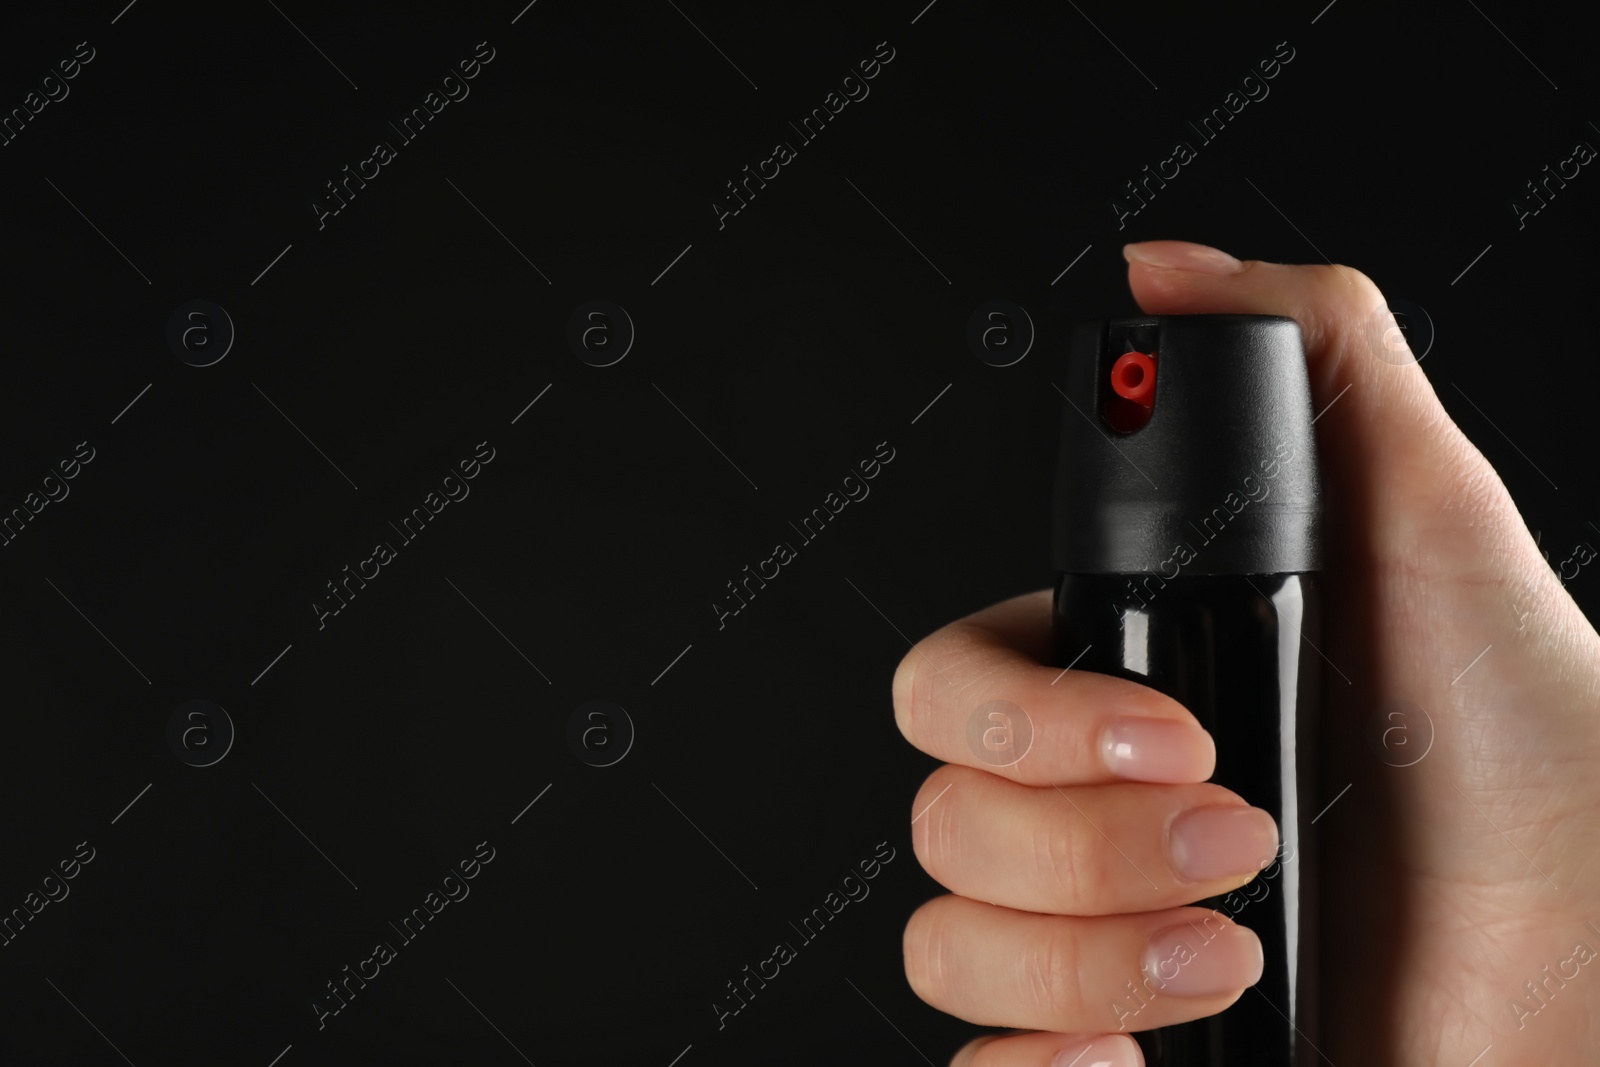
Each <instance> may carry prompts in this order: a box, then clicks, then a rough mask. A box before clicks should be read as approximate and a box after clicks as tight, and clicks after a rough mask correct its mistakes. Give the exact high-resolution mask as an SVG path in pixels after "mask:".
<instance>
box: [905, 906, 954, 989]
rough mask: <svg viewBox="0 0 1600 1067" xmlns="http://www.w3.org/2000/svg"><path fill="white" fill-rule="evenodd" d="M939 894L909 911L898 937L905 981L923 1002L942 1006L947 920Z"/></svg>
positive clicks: (946, 983) (946, 974)
mask: <svg viewBox="0 0 1600 1067" xmlns="http://www.w3.org/2000/svg"><path fill="white" fill-rule="evenodd" d="M939 902H940V898H937V897H936V898H934V899H933V900H930V901H928V902H927V903H926V904H924V905H922V906H921V907H920V908H918V909H917V910H916V911H914V912H912V913H911V918H910V919H909V920H908V921H907V922H906V929H905V934H904V936H903V938H902V950H903V953H904V956H905V968H906V982H907V983H908V984H909V985H910V986H911V991H912V992H913V993H915V994H916V995H917V996H918V997H919V998H920V999H921V1000H922V1001H923V1002H924V1003H925V1004H928V1005H931V1006H932V1007H935V1008H942V1007H943V1006H944V1005H945V1004H947V1003H948V999H947V995H948V991H949V988H950V974H949V957H948V955H947V952H946V944H947V938H948V936H949V935H948V925H949V924H948V922H947V920H946V919H945V918H944V909H943V908H942V907H940V906H939Z"/></svg>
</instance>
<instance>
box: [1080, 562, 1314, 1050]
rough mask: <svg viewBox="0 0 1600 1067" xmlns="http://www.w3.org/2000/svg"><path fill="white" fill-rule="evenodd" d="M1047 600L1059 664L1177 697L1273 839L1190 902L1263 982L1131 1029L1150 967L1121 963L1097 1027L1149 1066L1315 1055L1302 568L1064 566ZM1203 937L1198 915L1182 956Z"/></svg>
mask: <svg viewBox="0 0 1600 1067" xmlns="http://www.w3.org/2000/svg"><path fill="white" fill-rule="evenodd" d="M1055 605H1056V606H1055V637H1056V656H1057V663H1058V665H1060V666H1063V667H1064V666H1066V665H1067V664H1069V663H1074V660H1076V663H1075V665H1074V669H1076V670H1089V671H1095V672H1098V673H1102V674H1110V675H1115V676H1118V677H1122V678H1127V679H1130V680H1132V681H1136V682H1139V683H1141V684H1143V685H1148V686H1150V687H1152V688H1154V689H1156V690H1159V691H1160V692H1162V693H1165V694H1167V695H1168V696H1170V697H1172V698H1173V699H1174V700H1177V701H1178V702H1179V703H1181V704H1183V706H1184V707H1186V708H1188V709H1189V710H1190V711H1191V712H1193V713H1194V715H1195V716H1196V717H1197V718H1198V719H1199V720H1200V724H1201V725H1202V726H1204V727H1205V728H1206V729H1207V730H1208V731H1210V732H1211V735H1212V737H1213V738H1214V739H1215V741H1216V747H1217V767H1216V773H1215V774H1214V775H1213V777H1212V781H1214V782H1216V783H1218V784H1219V785H1223V786H1226V787H1227V788H1229V789H1231V790H1233V791H1234V792H1236V793H1238V794H1239V795H1240V796H1241V797H1243V798H1244V799H1245V800H1246V801H1248V802H1249V803H1251V804H1253V805H1255V806H1256V807H1259V808H1263V809H1265V810H1266V811H1268V812H1270V813H1271V814H1272V816H1273V818H1274V819H1276V820H1277V823H1278V830H1279V838H1280V842H1281V843H1280V846H1279V850H1278V857H1277V860H1276V862H1274V863H1272V864H1271V865H1270V866H1268V867H1266V868H1264V869H1263V870H1262V871H1261V872H1260V873H1259V874H1257V876H1256V878H1255V879H1254V880H1253V881H1251V882H1250V883H1249V884H1248V885H1245V886H1243V887H1241V888H1240V889H1238V890H1235V891H1234V892H1232V893H1230V894H1227V895H1225V896H1223V897H1214V898H1211V899H1208V900H1204V901H1198V902H1197V903H1198V904H1199V905H1201V906H1203V907H1207V908H1212V909H1215V910H1216V911H1217V912H1218V913H1220V914H1221V915H1222V916H1223V917H1224V918H1225V919H1227V920H1229V921H1233V922H1237V923H1239V924H1240V925H1243V926H1246V927H1249V928H1250V929H1251V930H1253V931H1254V932H1255V933H1256V934H1257V936H1259V937H1260V939H1261V944H1262V950H1263V954H1264V956H1265V966H1264V970H1263V973H1262V976H1261V980H1260V981H1259V982H1258V983H1257V984H1256V985H1255V986H1254V987H1253V988H1251V989H1247V990H1245V992H1244V995H1243V996H1242V997H1240V999H1239V1000H1238V1001H1237V1002H1236V1003H1234V1004H1233V1005H1232V1006H1231V1007H1229V1008H1227V1009H1226V1010H1224V1011H1223V1012H1221V1013H1220V1014H1218V1015H1215V1016H1212V1017H1210V1018H1206V1019H1200V1020H1197V1021H1194V1022H1190V1023H1183V1024H1180V1025H1176V1026H1169V1027H1163V1028H1160V1029H1155V1030H1145V1029H1143V1027H1146V1026H1148V1022H1147V1021H1146V1022H1144V1023H1141V1019H1144V1020H1148V1019H1149V1018H1150V1015H1149V1014H1146V1013H1147V1012H1149V1011H1150V1010H1151V1009H1150V1007H1149V1006H1150V1005H1151V1004H1153V1003H1155V1002H1156V1001H1157V1000H1159V998H1160V997H1161V996H1162V995H1163V994H1162V993H1161V979H1162V977H1163V975H1162V974H1160V973H1155V974H1151V973H1149V972H1138V971H1135V970H1134V969H1133V967H1130V969H1129V973H1128V975H1127V978H1128V979H1129V983H1130V984H1128V985H1122V986H1119V987H1118V988H1113V989H1107V990H1106V991H1105V998H1104V999H1105V1013H1106V1014H1105V1025H1104V1029H1105V1030H1106V1031H1116V1030H1118V1029H1122V1030H1124V1031H1127V1032H1132V1033H1133V1034H1134V1036H1135V1038H1136V1039H1137V1040H1138V1041H1139V1043H1140V1047H1141V1048H1142V1049H1143V1050H1144V1054H1145V1062H1146V1064H1147V1065H1148V1067H1224V1065H1228V1067H1232V1065H1236V1064H1249V1065H1250V1067H1291V1065H1292V1067H1307V1065H1309V1064H1312V1063H1315V1062H1318V1061H1319V1059H1320V1057H1319V1054H1318V1053H1317V1052H1316V1051H1315V1047H1314V1046H1315V1044H1316V1043H1317V956H1318V953H1317V922H1316V918H1317V899H1316V885H1317V870H1316V854H1315V848H1314V838H1313V829H1312V826H1311V821H1312V820H1313V819H1314V818H1316V817H1317V815H1318V814H1319V812H1318V811H1317V809H1316V807H1315V804H1316V799H1317V797H1318V796H1319V794H1318V792H1317V774H1316V766H1315V758H1316V753H1317V752H1318V745H1317V743H1316V739H1317V729H1318V725H1319V723H1318V709H1319V692H1320V676H1321V672H1320V670H1319V667H1320V660H1319V659H1318V657H1317V654H1316V653H1315V652H1314V651H1313V648H1314V646H1315V645H1317V644H1319V643H1320V640H1321V636H1320V635H1321V602H1320V596H1319V593H1318V588H1317V578H1316V576H1315V575H1313V574H1254V575H1191V574H1179V575H1176V576H1174V577H1172V578H1162V577H1161V576H1159V575H1153V574H1122V575H1116V574H1063V575H1061V576H1060V580H1059V584H1058V585H1057V587H1056V600H1055ZM1085 649H1087V651H1085ZM1080 657H1081V658H1080ZM1206 939H1207V938H1206V929H1205V928H1204V927H1203V926H1202V925H1201V924H1196V926H1195V936H1194V939H1193V942H1192V944H1191V945H1190V949H1191V951H1192V952H1193V953H1194V954H1195V955H1196V956H1199V955H1203V954H1204V952H1205V943H1206ZM1180 966H1181V962H1174V963H1172V964H1171V965H1170V968H1176V967H1180ZM1170 968H1169V969H1167V970H1166V973H1165V977H1166V978H1169V979H1170V978H1171V977H1172V974H1173V971H1172V970H1171V969H1170ZM1158 970H1159V968H1158ZM1093 1028H1094V1029H1100V1028H1101V1027H1100V1026H1099V1024H1096V1025H1095V1026H1094V1027H1093Z"/></svg>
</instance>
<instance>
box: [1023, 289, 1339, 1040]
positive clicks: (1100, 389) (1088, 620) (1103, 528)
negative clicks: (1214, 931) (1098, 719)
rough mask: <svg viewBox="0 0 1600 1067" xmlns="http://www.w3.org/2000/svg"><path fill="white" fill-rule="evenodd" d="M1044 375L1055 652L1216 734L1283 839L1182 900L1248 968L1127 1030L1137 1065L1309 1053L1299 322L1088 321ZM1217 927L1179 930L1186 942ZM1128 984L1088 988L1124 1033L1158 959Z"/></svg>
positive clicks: (1310, 743) (1314, 560)
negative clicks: (1236, 937)
mask: <svg viewBox="0 0 1600 1067" xmlns="http://www.w3.org/2000/svg"><path fill="white" fill-rule="evenodd" d="M1064 385H1065V387H1064V388H1063V390H1062V391H1063V392H1064V393H1065V395H1066V400H1067V403H1066V404H1065V405H1063V408H1062V430H1061V454H1060V465H1059V468H1058V472H1057V485H1056V496H1055V535H1054V556H1055V558H1054V561H1053V562H1054V565H1055V569H1056V570H1057V571H1058V572H1059V575H1060V577H1059V582H1058V584H1057V586H1056V597H1055V631H1056V656H1057V666H1061V667H1065V666H1067V665H1068V664H1073V665H1074V666H1075V668H1076V669H1078V670H1090V671H1097V672H1100V673H1103V674H1111V675H1116V676H1118V677H1121V678H1127V679H1131V680H1133V681H1136V682H1139V683H1142V684H1144V685H1148V686H1150V687H1152V688H1154V689H1157V690H1159V691H1161V692H1162V693H1165V694H1167V695H1168V696H1170V697H1172V698H1173V699H1175V700H1177V701H1178V702H1179V703H1181V704H1183V705H1184V707H1186V708H1188V709H1189V710H1190V711H1191V712H1193V713H1194V715H1195V716H1196V717H1197V718H1198V719H1199V720H1200V724H1201V725H1202V726H1204V727H1205V728H1206V729H1207V730H1208V731H1210V733H1211V735H1212V738H1213V739H1214V740H1215V742H1216V748H1217V766H1216V773H1215V775H1214V776H1213V778H1212V781H1214V782H1216V783H1217V784H1219V785H1222V786H1226V787H1227V788H1229V789H1231V790H1233V791H1234V792H1235V793H1238V794H1239V795H1240V796H1241V797H1243V798H1244V799H1245V800H1246V801H1248V802H1249V803H1250V804H1253V805H1255V806H1256V807H1259V808H1263V809H1265V810H1266V811H1268V812H1270V813H1271V814H1272V816H1273V818H1274V819H1276V820H1277V823H1278V830H1279V838H1280V841H1281V844H1280V846H1279V851H1278V856H1277V859H1276V861H1275V862H1273V863H1272V864H1271V865H1270V866H1269V867H1267V868H1265V869H1264V870H1262V871H1261V872H1260V873H1259V874H1258V875H1257V876H1256V878H1255V879H1254V880H1253V881H1252V882H1251V883H1249V884H1248V885H1246V886H1244V887H1242V888H1240V889H1239V890H1237V891H1235V892H1233V893H1229V894H1227V895H1226V896H1223V897H1217V898H1212V899H1209V900H1204V901H1198V902H1196V903H1198V904H1200V905H1202V906H1205V907H1209V908H1213V909H1215V911H1216V912H1218V913H1219V914H1220V915H1221V916H1223V917H1224V918H1226V919H1227V920H1230V921H1235V922H1238V923H1239V924H1240V925H1243V926H1247V927H1249V928H1250V929H1251V930H1253V931H1255V933H1256V934H1257V936H1259V937H1260V939H1261V944H1262V949H1263V953H1264V955H1265V967H1264V970H1263V972H1262V976H1261V980H1260V981H1259V982H1258V983H1257V984H1256V985H1255V986H1254V987H1253V988H1251V989H1247V990H1245V992H1244V994H1243V996H1241V997H1240V999H1239V1000H1238V1001H1237V1002H1235V1003H1234V1004H1233V1005H1232V1006H1231V1007H1229V1008H1227V1009H1226V1010H1225V1011H1223V1012H1221V1013H1220V1014H1218V1015H1215V1016H1213V1017H1211V1018H1207V1019H1200V1020H1197V1021H1195V1022H1190V1023H1184V1024H1181V1025H1177V1026H1169V1027H1164V1028H1161V1029H1158V1030H1150V1031H1144V1032H1137V1033H1135V1036H1136V1038H1137V1039H1138V1041H1139V1043H1140V1047H1141V1048H1142V1049H1143V1050H1144V1054H1145V1060H1146V1063H1147V1064H1148V1065H1149V1067H1223V1065H1230V1067H1231V1065H1236V1064H1250V1065H1251V1067H1289V1065H1294V1067H1302V1065H1306V1064H1310V1063H1313V1062H1316V1061H1317V1060H1318V1059H1319V1057H1318V1054H1317V1053H1316V1051H1315V1049H1314V1044H1315V1043H1316V1041H1317V1017H1316V1016H1317V995H1318V990H1317V929H1316V912H1317V899H1316V877H1317V876H1316V864H1315V850H1314V849H1313V847H1312V827H1311V820H1312V819H1313V818H1314V817H1315V816H1316V814H1317V812H1316V810H1315V809H1314V807H1313V805H1314V803H1315V798H1316V796H1317V792H1316V759H1317V752H1318V746H1317V729H1318V706H1319V685H1320V672H1319V671H1318V670H1317V667H1318V665H1319V662H1320V661H1319V659H1318V653H1317V652H1316V651H1315V648H1316V646H1318V645H1320V643H1321V634H1320V622H1321V618H1320V607H1321V605H1320V600H1319V594H1318V589H1317V579H1316V572H1317V571H1319V570H1320V569H1321V565H1322V559H1321V557H1322V515H1321V511H1322V488H1321V481H1320V478H1319V475H1318V471H1317V461H1316V441H1315V437H1314V435H1313V431H1312V422H1313V421H1314V417H1313V415H1312V411H1311V394H1310V384H1309V379H1308V375H1307V370H1306V362H1305V353H1304V351H1303V350H1302V347H1301V341H1300V328H1299V326H1298V325H1297V324H1296V323H1295V322H1294V320H1292V319H1287V318H1279V317H1276V316H1267V315H1165V316H1147V317H1144V318H1130V319H1116V320H1112V321H1109V322H1097V323H1092V324H1087V325H1084V326H1081V327H1079V328H1078V329H1077V331H1076V332H1075V333H1074V335H1073V338H1072V345H1071V350H1070V352H1069V354H1068V361H1067V372H1066V381H1065V383H1064ZM1215 925H1216V923H1215V922H1214V921H1213V922H1210V923H1205V924H1199V923H1197V924H1196V925H1195V943H1194V945H1193V946H1192V951H1193V952H1195V953H1196V954H1203V953H1204V952H1205V942H1206V939H1207V935H1208V929H1209V928H1211V927H1214V926H1215ZM1166 977H1168V978H1171V977H1172V975H1171V974H1170V973H1169V974H1167V975H1166ZM1129 978H1130V979H1131V982H1130V983H1129V984H1128V985H1127V986H1126V987H1124V988H1121V989H1108V990H1106V1000H1107V1003H1108V1008H1107V1017H1106V1018H1107V1026H1106V1029H1107V1030H1116V1029H1117V1028H1118V1027H1119V1026H1123V1027H1125V1028H1126V1029H1127V1030H1129V1031H1132V1030H1133V1027H1134V1025H1136V1024H1137V1015H1138V1013H1139V1012H1140V1011H1141V1010H1142V1008H1143V1007H1144V1006H1145V1005H1147V1004H1148V1003H1150V1002H1152V1000H1153V999H1154V998H1158V997H1160V996H1161V992H1160V990H1161V978H1162V976H1161V975H1160V974H1159V973H1152V972H1150V971H1149V970H1148V969H1147V970H1146V971H1144V972H1141V973H1137V974H1135V973H1130V974H1129ZM1119 1005H1120V1007H1119Z"/></svg>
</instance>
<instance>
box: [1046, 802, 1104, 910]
mask: <svg viewBox="0 0 1600 1067" xmlns="http://www.w3.org/2000/svg"><path fill="white" fill-rule="evenodd" d="M1093 846H1094V842H1093V841H1091V840H1089V839H1088V838H1087V837H1086V836H1085V835H1083V834H1081V833H1079V832H1077V829H1076V827H1075V826H1074V824H1073V823H1072V821H1071V820H1068V819H1049V820H1047V821H1045V822H1043V823H1041V824H1040V825H1039V826H1036V827H1035V828H1034V831H1033V854H1034V860H1035V862H1036V863H1037V865H1038V872H1039V874H1040V875H1041V877H1042V880H1043V882H1044V884H1045V885H1047V886H1049V887H1050V893H1051V898H1052V899H1053V900H1054V901H1056V902H1057V903H1058V904H1059V905H1060V906H1061V907H1064V908H1068V909H1076V908H1082V907H1086V906H1091V905H1092V904H1093V903H1094V902H1095V901H1097V900H1099V899H1100V893H1101V892H1102V890H1103V889H1104V886H1103V884H1102V881H1101V879H1102V878H1103V874H1102V868H1101V865H1100V864H1099V863H1098V862H1096V860H1097V857H1096V856H1095V854H1094V848H1093Z"/></svg>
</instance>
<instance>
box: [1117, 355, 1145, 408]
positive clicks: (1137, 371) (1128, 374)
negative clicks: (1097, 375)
mask: <svg viewBox="0 0 1600 1067" xmlns="http://www.w3.org/2000/svg"><path fill="white" fill-rule="evenodd" d="M1111 388H1112V391H1114V392H1115V393H1116V394H1117V395H1118V396H1120V397H1122V398H1123V399H1124V400H1131V401H1133V402H1134V403H1135V404H1138V405H1139V406H1140V407H1142V408H1145V409H1146V410H1149V408H1150V407H1151V406H1152V403H1153V402H1152V400H1151V398H1152V397H1154V396H1155V392H1156V361H1155V360H1154V359H1152V358H1150V357H1149V356H1147V355H1145V354H1144V353H1143V352H1124V353H1123V354H1122V355H1121V356H1118V357H1117V361H1116V362H1115V363H1113V364H1112V365H1111Z"/></svg>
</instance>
